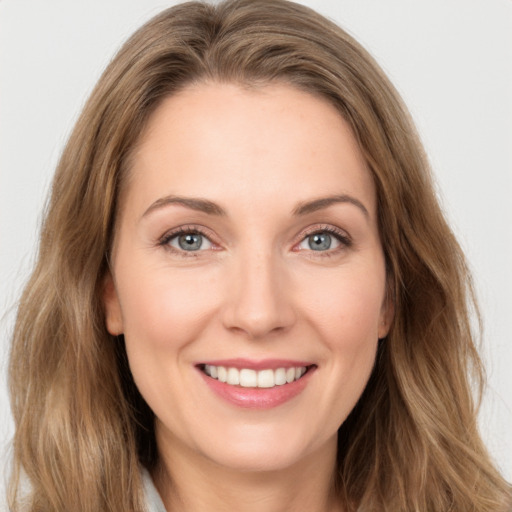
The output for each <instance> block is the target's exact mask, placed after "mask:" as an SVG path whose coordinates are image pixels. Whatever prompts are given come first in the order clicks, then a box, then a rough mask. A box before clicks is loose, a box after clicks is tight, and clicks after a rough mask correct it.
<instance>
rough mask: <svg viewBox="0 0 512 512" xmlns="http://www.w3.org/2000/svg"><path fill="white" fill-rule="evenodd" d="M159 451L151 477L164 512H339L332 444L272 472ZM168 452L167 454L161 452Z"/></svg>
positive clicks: (181, 451)
mask: <svg viewBox="0 0 512 512" xmlns="http://www.w3.org/2000/svg"><path fill="white" fill-rule="evenodd" d="M173 448H174V450H173V453H172V454H169V455H172V456H169V457H167V456H166V451H165V450H161V452H162V453H161V458H160V463H159V465H158V466H157V468H156V470H155V471H154V472H153V479H154V481H155V485H156V488H157V489H158V491H159V493H160V496H161V497H162V501H163V502H164V505H165V507H166V509H167V510H172V511H173V512H174V511H176V512H196V511H197V512H199V511H200V512H207V511H208V512H210V511H212V512H213V511H215V512H221V511H222V512H223V511H230V512H231V511H233V510H237V511H239V512H253V511H258V512H260V511H261V510H265V512H285V511H286V512H303V511H307V512H341V510H342V508H341V505H340V503H339V502H340V500H339V498H338V497H337V496H336V493H335V491H334V482H333V477H334V474H335V465H336V440H331V441H330V442H329V443H327V444H326V445H325V446H324V447H322V448H321V450H320V451H316V452H315V453H314V454H310V455H308V456H306V457H304V458H303V459H301V460H300V461H298V462H296V463H295V464H294V465H293V466H291V467H287V468H285V469H279V470H272V471H268V470H267V471H240V470H236V469H232V468H226V467H224V466H221V465H219V464H217V463H215V462H214V461H212V460H209V459H207V458H205V457H203V456H202V455H201V454H197V453H195V452H192V450H188V449H187V448H186V447H179V448H178V449H176V448H177V447H176V446H173ZM167 453H169V452H167Z"/></svg>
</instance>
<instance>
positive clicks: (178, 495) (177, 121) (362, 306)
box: [104, 83, 393, 511]
mask: <svg viewBox="0 0 512 512" xmlns="http://www.w3.org/2000/svg"><path fill="white" fill-rule="evenodd" d="M169 196H172V197H175V196H180V197H186V198H191V197H192V198H200V199H202V200H208V201H211V202H213V203H215V205H217V207H219V208H221V209H222V210H223V214H222V215H218V214H217V213H218V212H215V211H198V210H196V209H194V208H191V207H190V206H191V205H190V204H188V205H185V204H180V203H176V202H170V201H169V200H165V199H162V198H168V197H169ZM332 196H343V201H335V202H333V201H331V202H327V203H326V204H318V203H317V204H316V208H315V209H312V208H310V209H309V211H303V212H302V213H301V214H297V210H298V209H300V207H301V206H304V204H305V203H308V202H311V201H315V200H317V199H320V198H326V197H332ZM210 210H211V209H210ZM213 210H215V208H213ZM303 210H304V208H303ZM183 226H185V227H186V228H192V229H194V230H197V229H201V231H202V232H203V233H204V234H205V238H203V239H202V240H203V242H202V244H203V245H202V246H201V248H200V250H197V251H188V252H187V251H184V250H183V249H181V248H180V246H179V243H178V238H177V237H176V236H175V237H174V238H172V235H173V234H174V233H175V230H176V229H178V228H180V227H183ZM326 229H327V230H330V229H334V230H336V231H337V235H336V236H338V235H340V236H341V238H340V239H339V240H338V239H337V238H336V236H335V235H330V236H331V237H332V238H331V239H330V240H331V247H330V248H328V249H326V250H321V251H318V250H317V251H314V250H313V249H312V248H311V245H310V240H311V239H310V238H308V237H309V236H310V235H311V233H312V232H323V233H325V231H326ZM327 236H329V235H327ZM104 303H105V311H106V321H107V328H108V330H109V332H110V333H111V334H114V335H117V334H120V333H124V336H125V341H126V348H127V353H128V358H129V362H130V367H131V370H132V373H133V376H134V379H135V382H136V384H137V386H138V387H139V390H140V392H141V393H142V395H143V396H144V398H145V399H146V401H147V402H148V404H149V406H150V407H151V408H152V410H153V411H154V412H155V415H156V437H157V444H158V447H159V452H160V465H159V470H158V471H156V472H155V474H154V475H153V476H154V479H155V483H156V485H157V488H158V490H159V492H160V494H161V496H162V499H163V501H164V503H165V505H166V507H167V508H168V509H169V510H170V509H172V510H186V511H194V510H202V511H204V510H243V511H250V510H262V509H263V507H264V509H265V510H268V511H283V510H287V511H290V510H297V511H298V510H308V511H333V510H339V509H340V508H339V506H340V505H339V504H338V503H337V502H336V497H335V496H334V493H333V490H332V478H333V473H334V470H335V454H336V442H337V430H338V428H339V426H340V425H341V424H342V423H343V421H344V420H345V418H346V417H347V415H348V414H349V413H350V411H351V410H352V408H353V407H354V405H355V403H356V402H357V400H358V398H359V397H360V395H361V393H362V391H363V389H364V387H365V385H366V382H367V380H368V378H369V375H370V373H371V369H372V367H373V364H374V360H375V355H376V350H377V344H378V339H379V338H382V337H385V336H386V334H387V332H388V329H389V326H390V322H391V318H392V314H393V311H392V309H393V308H392V305H391V304H390V303H389V301H388V300H387V299H386V271H385V262H384V255H383V250H382V247H381V243H380V239H379V233H378V228H377V211H376V196H375V186H374V183H373V180H372V177H371V175H370V172H369V170H368V169H367V166H366V163H365V161H364V159H363V156H362V154H361V152H360V150H359V148H358V146H357V143H356V141H355V139H354V137H353V134H352V133H351V130H350V128H349V127H348V125H347V123H346V122H345V121H344V120H343V119H342V117H341V116H340V115H339V114H338V112H337V111H336V110H335V109H334V107H332V106H331V105H330V104H328V103H327V102H326V101H324V100H322V99H319V98H316V97H314V96H312V95H310V94H308V93H305V92H302V91H299V90H297V89H295V88H293V87H291V86H289V85H285V84H271V85H267V86H265V87H260V88H252V89H248V88H241V87H239V86H236V85H232V84H215V83H209V84H199V85H195V86H191V87H188V88H186V89H185V90H183V91H181V92H180V93H178V94H175V95H173V96H171V97H169V98H167V99H166V100H165V101H164V102H163V103H162V104H161V105H160V106H159V108H158V109H157V110H156V111H155V113H154V114H153V116H152V117H151V119H150V122H149V124H148V126H147V129H146V131H145V132H144V134H143V135H142V137H141V140H140V144H139V145H138V146H137V151H136V153H135V154H134V159H133V167H132V169H131V175H130V179H129V182H128V186H127V190H126V191H125V195H124V197H123V204H122V209H121V215H120V218H119V221H118V225H117V227H116V237H115V244H114V251H113V257H112V275H110V276H108V277H107V279H106V282H105V292H104ZM233 357H242V358H247V359H251V360H261V359H267V358H280V359H291V360H301V361H310V362H313V363H314V365H316V366H315V370H314V372H313V373H312V374H311V375H310V376H309V379H308V382H307V385H306V387H305V388H304V389H303V391H302V392H301V393H300V394H299V395H297V396H295V397H294V398H293V399H291V400H289V401H287V402H286V403H284V404H282V405H279V406H278V407H273V408H271V409H268V410H260V409H256V410H255V409H247V408H241V407H238V406H235V405H233V404H231V403H228V402H226V401H225V400H224V399H222V398H220V397H219V396H217V395H216V394H214V393H213V392H212V391H211V389H210V388H209V386H208V385H206V384H205V380H204V378H203V376H202V375H201V373H200V371H198V369H197V367H196V365H197V363H198V362H200V361H205V360H219V359H226V358H233ZM171 481H172V482H173V483H172V485H171V484H170V482H171Z"/></svg>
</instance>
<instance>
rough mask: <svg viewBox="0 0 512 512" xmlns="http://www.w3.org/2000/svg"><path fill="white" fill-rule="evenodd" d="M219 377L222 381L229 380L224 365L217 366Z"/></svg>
mask: <svg viewBox="0 0 512 512" xmlns="http://www.w3.org/2000/svg"><path fill="white" fill-rule="evenodd" d="M217 378H218V379H219V380H220V381H221V382H226V381H227V380H228V372H227V371H226V368H224V366H217Z"/></svg>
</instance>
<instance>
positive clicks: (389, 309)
mask: <svg viewBox="0 0 512 512" xmlns="http://www.w3.org/2000/svg"><path fill="white" fill-rule="evenodd" d="M394 316H395V301H394V300H393V297H392V294H391V293H390V291H389V288H388V289H387V290H386V296H385V297H384V300H383V302H382V308H381V310H380V318H379V329H378V336H379V340H381V339H383V338H385V337H386V336H387V335H388V333H389V329H390V328H391V324H392V323H393V318H394Z"/></svg>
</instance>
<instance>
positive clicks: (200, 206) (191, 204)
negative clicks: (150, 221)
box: [142, 195, 226, 217]
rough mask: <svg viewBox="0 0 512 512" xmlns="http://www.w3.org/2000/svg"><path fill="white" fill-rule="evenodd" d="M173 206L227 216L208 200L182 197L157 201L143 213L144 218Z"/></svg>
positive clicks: (170, 197)
mask: <svg viewBox="0 0 512 512" xmlns="http://www.w3.org/2000/svg"><path fill="white" fill-rule="evenodd" d="M171 204H178V205H181V206H185V207H186V208H190V209H191V210H196V211H198V212H203V213H207V214H209V215H218V216H225V215H226V211H225V210H224V209H223V208H221V207H220V206H219V205H218V204H216V203H214V202H212V201H208V200H207V199H200V198H198V197H182V196H174V195H170V196H165V197H161V198H160V199H157V200H156V201H155V202H154V203H152V204H151V206H150V207H149V208H148V209H147V210H146V211H145V212H144V213H143V215H142V216H143V217H145V216H146V215H148V214H150V213H151V212H153V211H154V210H158V209H160V208H163V207H164V206H168V205H171Z"/></svg>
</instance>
